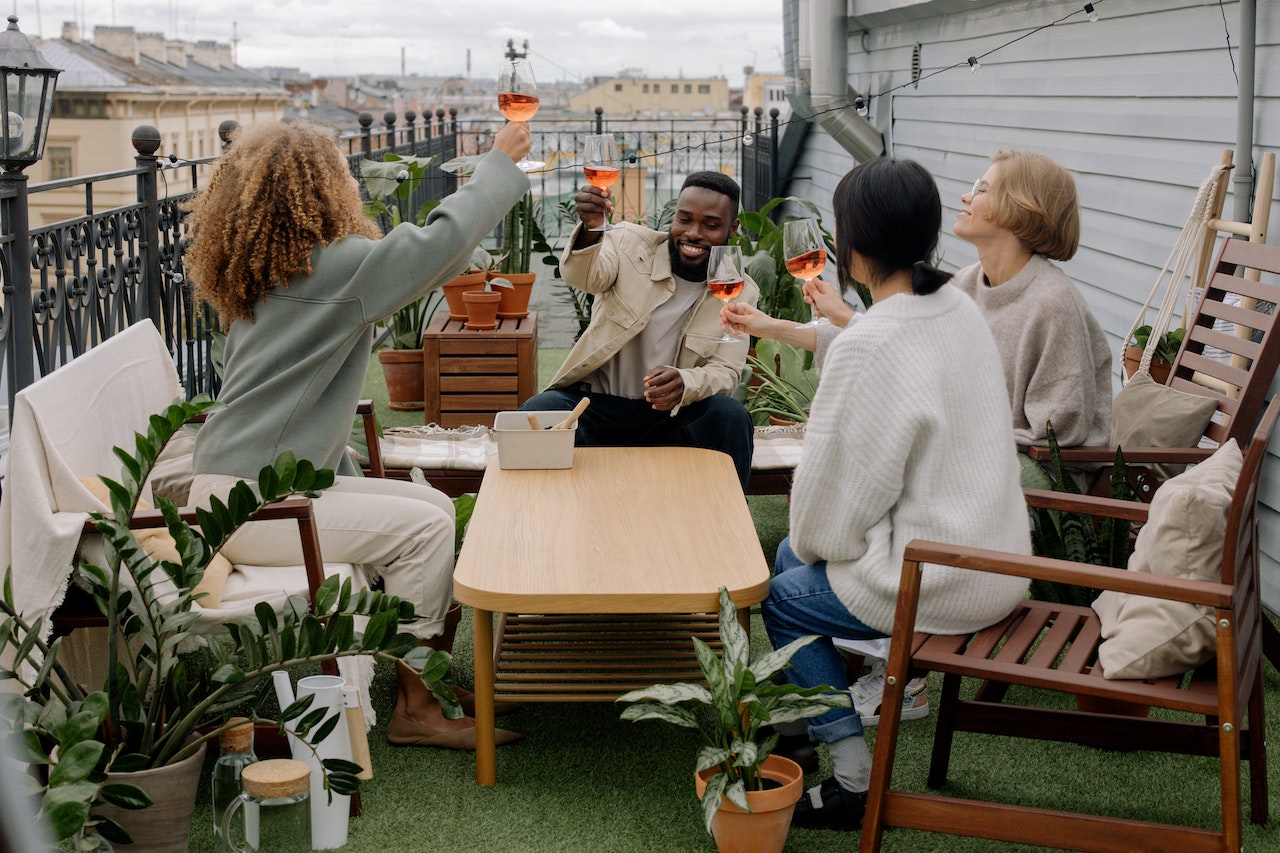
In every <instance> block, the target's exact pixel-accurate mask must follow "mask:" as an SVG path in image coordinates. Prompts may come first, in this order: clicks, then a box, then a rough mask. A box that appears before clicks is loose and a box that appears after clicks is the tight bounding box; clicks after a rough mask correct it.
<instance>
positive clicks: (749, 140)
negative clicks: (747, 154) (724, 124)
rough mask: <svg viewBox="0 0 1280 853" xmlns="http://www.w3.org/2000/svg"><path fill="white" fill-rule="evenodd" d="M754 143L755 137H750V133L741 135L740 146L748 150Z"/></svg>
mask: <svg viewBox="0 0 1280 853" xmlns="http://www.w3.org/2000/svg"><path fill="white" fill-rule="evenodd" d="M755 141H756V139H755V137H754V136H752V135H751V134H750V133H744V134H742V144H743V145H745V146H746V147H747V148H750V147H751V146H752V145H753V144H754V143H755Z"/></svg>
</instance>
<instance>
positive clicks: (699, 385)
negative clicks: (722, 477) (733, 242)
mask: <svg viewBox="0 0 1280 853" xmlns="http://www.w3.org/2000/svg"><path fill="white" fill-rule="evenodd" d="M739 192H740V191H739V189H738V185H737V183H735V182H734V181H733V179H732V178H730V177H728V176H726V175H722V174H720V173H719V172H694V173H693V174H691V175H689V177H688V178H686V179H685V182H684V185H683V186H682V187H681V189H680V196H679V198H677V199H676V210H675V217H674V219H673V220H672V223H671V231H670V233H668V232H665V231H654V230H652V229H650V228H646V227H644V226H642V225H636V224H634V223H623V224H621V225H615V226H613V228H612V229H611V230H608V231H593V230H591V229H592V228H599V227H601V226H602V225H603V224H604V222H605V217H606V216H607V215H608V214H609V213H610V211H611V210H612V204H611V203H610V201H609V192H608V190H601V189H597V188H595V187H591V186H587V187H583V188H582V190H581V191H580V192H579V193H578V195H577V196H576V197H575V198H574V202H575V204H576V205H577V212H578V218H579V219H580V220H581V222H579V223H578V226H577V228H575V229H574V232H573V235H572V237H571V238H570V241H569V245H568V247H567V248H566V249H565V252H564V255H563V257H561V259H560V272H561V274H562V275H563V276H564V280H565V281H566V282H567V283H568V284H569V286H571V287H576V288H578V289H579V290H582V291H584V292H586V293H590V294H593V295H594V297H595V302H594V305H593V307H592V310H591V323H590V325H589V326H587V330H586V331H585V332H584V333H583V335H582V337H581V338H579V339H578V342H577V344H575V345H574V347H573V350H572V351H571V352H570V353H569V357H568V358H566V359H565V362H564V364H563V365H561V366H560V370H559V371H558V372H557V373H556V375H555V377H554V378H552V380H551V384H550V385H549V386H548V388H547V390H546V391H543V392H542V393H541V394H538V395H536V396H534V397H531V398H530V399H529V400H528V401H526V402H525V404H524V405H523V406H521V409H524V410H542V411H545V410H549V409H572V408H573V407H574V405H575V404H577V402H578V401H579V400H581V399H582V398H583V397H584V396H589V397H590V398H591V404H590V406H589V407H588V408H587V410H586V411H585V412H584V413H583V415H582V417H581V418H579V420H578V433H577V443H578V445H579V446H592V445H596V446H600V445H613V446H619V445H630V446H635V445H641V446H673V445H675V446H688V447H706V448H709V449H712V450H720V451H722V452H724V453H727V454H729V455H730V456H731V457H733V463H734V466H735V467H736V468H737V471H738V478H739V480H741V482H742V486H743V488H744V489H745V488H746V485H747V478H748V476H749V475H750V473H751V449H752V443H751V437H752V426H751V417H750V415H748V414H747V410H746V409H745V408H744V407H743V405H742V404H741V403H739V402H738V401H737V400H735V399H733V397H732V396H731V395H732V394H733V392H734V390H735V389H736V388H737V387H738V383H739V381H740V379H741V376H742V369H743V367H744V365H745V364H746V358H747V338H745V337H743V338H742V339H741V340H738V341H732V342H728V343H721V342H719V341H718V340H717V339H718V338H719V337H720V333H721V329H720V306H721V302H720V301H719V300H718V299H715V298H714V297H713V296H711V294H710V293H709V292H708V291H707V262H708V256H709V255H710V252H711V247H712V246H721V245H724V244H725V243H726V242H728V240H729V237H730V236H732V235H733V233H734V232H735V231H737V230H738V198H739ZM759 295H760V291H759V288H757V287H756V285H755V282H753V281H751V280H750V279H749V278H748V279H747V280H746V282H745V286H744V288H743V291H742V294H741V296H740V297H739V300H740V301H742V302H746V303H749V304H751V305H754V304H755V303H756V300H757V299H758V298H759Z"/></svg>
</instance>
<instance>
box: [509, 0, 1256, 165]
mask: <svg viewBox="0 0 1280 853" xmlns="http://www.w3.org/2000/svg"><path fill="white" fill-rule="evenodd" d="M1105 2H1106V0H1093V2H1090V3H1085V4H1084V5H1083V6H1080V7H1077V8H1076V9H1073V10H1072V11H1071V12H1068V13H1067V14H1065V15H1063V16H1062V17H1060V18H1058V19H1056V20H1054V21H1050V22H1049V23H1047V24H1041V25H1040V26H1038V27H1034V28H1032V29H1030V30H1027V31H1026V32H1025V33H1022V34H1020V35H1017V36H1015V37H1013V38H1011V39H1009V40H1008V41H1006V42H1004V43H1003V44H999V45H997V46H995V47H993V48H991V49H990V50H987V51H984V52H982V53H978V54H974V55H972V56H969V57H967V58H965V59H962V60H960V61H958V62H953V63H952V64H950V65H946V66H943V67H942V68H937V69H935V70H933V71H930V72H929V73H928V74H924V75H921V76H920V77H918V78H916V79H915V80H909V81H907V82H905V83H900V84H899V85H897V86H892V87H890V88H888V89H885V90H884V91H883V92H877V93H875V94H868V95H859V96H858V97H856V98H854V99H853V101H852V102H844V103H840V104H836V105H835V106H831V107H828V108H826V109H823V110H819V111H817V112H814V113H809V114H806V115H805V116H804V117H803V118H799V117H797V118H793V119H788V120H787V121H783V122H779V123H778V127H779V128H784V127H786V126H787V125H789V124H795V123H797V122H808V121H810V120H812V119H814V118H816V117H818V116H820V115H825V114H827V113H834V112H840V111H841V110H846V109H849V108H850V107H852V108H853V109H854V110H855V111H856V112H857V113H858V115H860V116H864V117H865V116H866V115H868V114H869V113H870V108H871V102H872V101H874V100H876V99H878V98H883V97H885V96H887V95H891V94H893V93H894V92H896V91H898V90H899V89H905V88H906V87H908V86H911V85H913V84H915V85H919V84H920V83H922V82H924V81H925V80H928V79H929V78H930V77H936V76H937V75H939V74H945V73H947V72H948V71H954V70H956V69H958V68H967V69H969V71H970V72H971V73H974V74H978V73H980V72H981V70H982V60H984V59H986V58H987V57H988V56H991V55H992V54H994V53H998V52H999V51H1002V50H1004V49H1005V48H1007V47H1009V46H1011V45H1014V44H1017V43H1018V42H1020V41H1022V40H1023V39H1026V38H1030V37H1031V36H1034V35H1036V34H1037V33H1040V32H1043V31H1044V30H1047V29H1049V28H1051V27H1056V26H1058V25H1059V24H1063V23H1066V22H1067V21H1069V20H1071V19H1072V18H1074V17H1076V16H1078V15H1084V16H1085V17H1086V18H1087V20H1088V21H1089V22H1091V23H1092V22H1096V21H1097V20H1098V11H1097V7H1098V6H1101V5H1102V4H1103V3H1105ZM1219 2H1220V3H1221V0H1219ZM1228 45H1229V42H1228ZM529 53H530V54H532V55H534V56H536V57H538V59H539V61H541V62H545V63H547V64H548V65H551V66H553V67H555V68H558V69H559V70H560V71H562V72H564V73H565V74H568V75H570V76H572V77H574V78H576V79H577V80H578V81H579V82H584V81H583V78H582V76H581V75H579V74H575V73H574V72H572V71H569V70H568V69H566V68H564V67H563V66H561V65H559V64H558V63H557V62H556V61H555V60H554V59H552V58H551V57H549V56H544V55H543V54H541V53H538V52H537V51H534V50H533V49H532V48H530V49H529ZM1234 66H1235V60H1234V58H1233V59H1232V67H1233V69H1234ZM604 97H605V98H607V99H609V100H617V99H615V98H613V97H612V96H611V95H609V94H608V93H605V95H604ZM618 103H620V104H621V103H622V102H621V101H618ZM738 139H741V141H742V144H743V145H745V146H750V145H752V144H753V142H754V139H753V138H752V135H751V131H750V129H748V130H747V132H746V133H745V134H738V133H736V132H735V133H733V134H728V135H724V136H721V137H719V138H717V139H706V138H704V139H703V141H702V142H700V143H698V144H697V145H680V146H675V147H673V148H670V149H666V150H663V151H654V152H652V153H648V154H637V153H635V152H632V153H631V154H630V155H628V157H627V161H628V163H630V164H632V165H634V164H635V163H637V162H638V161H639V160H650V159H654V160H656V159H657V158H659V157H665V156H668V155H671V154H677V153H681V152H690V151H695V150H698V149H700V148H706V147H707V145H709V144H723V143H726V142H729V141H731V140H738ZM579 168H581V167H580V166H577V165H564V166H559V165H557V166H553V167H551V168H548V169H544V170H542V172H543V173H546V172H557V171H572V170H577V169H579Z"/></svg>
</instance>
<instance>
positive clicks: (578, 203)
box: [573, 184, 613, 249]
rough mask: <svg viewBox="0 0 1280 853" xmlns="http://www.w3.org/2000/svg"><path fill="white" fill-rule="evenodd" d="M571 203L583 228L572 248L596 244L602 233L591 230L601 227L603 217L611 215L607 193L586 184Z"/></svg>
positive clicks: (605, 190) (610, 205)
mask: <svg viewBox="0 0 1280 853" xmlns="http://www.w3.org/2000/svg"><path fill="white" fill-rule="evenodd" d="M573 203H574V206H575V207H576V208H577V211H578V218H579V219H581V220H582V224H583V226H584V227H583V228H582V229H581V230H579V231H578V237H577V239H575V240H574V241H573V247H574V248H575V249H581V248H583V247H584V246H590V245H592V244H594V243H598V242H599V241H600V237H601V235H602V234H604V232H603V231H592V230H591V229H592V228H600V227H602V226H603V225H604V222H605V217H607V216H608V215H609V214H611V213H613V202H612V201H610V200H609V191H608V190H607V189H603V190H602V189H600V188H599V187H593V186H591V185H589V184H588V185H587V186H585V187H583V188H582V189H581V190H579V191H578V194H577V195H576V196H574V197H573Z"/></svg>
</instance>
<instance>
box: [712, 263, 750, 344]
mask: <svg viewBox="0 0 1280 853" xmlns="http://www.w3.org/2000/svg"><path fill="white" fill-rule="evenodd" d="M744 280H745V279H744V277H743V275H742V249H741V248H739V247H738V246H712V247H711V257H710V259H709V260H708V262H707V290H709V291H711V295H712V296H714V297H715V298H716V299H719V300H721V301H723V302H729V301H731V300H732V299H734V298H735V297H736V296H737V295H738V294H740V293H742V283H743V281H744ZM741 340H742V336H741V335H738V334H736V333H735V334H730V333H729V332H725V333H724V334H723V335H721V336H720V337H718V338H716V339H715V340H714V341H713V342H712V343H717V344H731V343H735V342H737V341H741Z"/></svg>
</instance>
